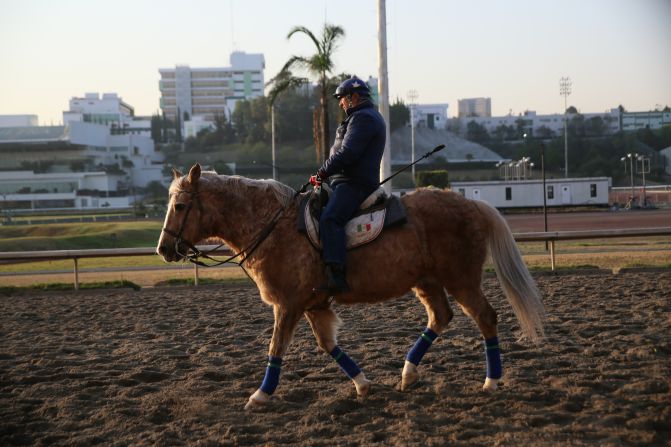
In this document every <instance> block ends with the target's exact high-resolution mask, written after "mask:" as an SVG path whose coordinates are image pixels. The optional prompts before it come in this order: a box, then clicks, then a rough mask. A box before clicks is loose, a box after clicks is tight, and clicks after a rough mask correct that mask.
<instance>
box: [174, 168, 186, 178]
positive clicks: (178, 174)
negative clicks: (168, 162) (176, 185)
mask: <svg viewBox="0 0 671 447" xmlns="http://www.w3.org/2000/svg"><path fill="white" fill-rule="evenodd" d="M183 175H184V174H182V173H181V172H179V171H178V170H177V169H175V168H172V178H173V180H177V179H178V178H180V177H182V176H183Z"/></svg>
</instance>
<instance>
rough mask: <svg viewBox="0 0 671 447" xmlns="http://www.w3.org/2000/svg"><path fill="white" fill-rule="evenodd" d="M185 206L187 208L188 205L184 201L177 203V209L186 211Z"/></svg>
mask: <svg viewBox="0 0 671 447" xmlns="http://www.w3.org/2000/svg"><path fill="white" fill-rule="evenodd" d="M184 208H186V205H184V204H183V203H175V211H184Z"/></svg>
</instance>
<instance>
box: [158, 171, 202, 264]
mask: <svg viewBox="0 0 671 447" xmlns="http://www.w3.org/2000/svg"><path fill="white" fill-rule="evenodd" d="M172 173H173V177H174V178H173V181H172V184H171V185H170V197H169V202H168V210H167V212H166V215H165V222H164V223H163V230H162V231H161V236H160V238H159V239H158V246H157V247H156V253H158V254H159V255H160V256H163V259H164V260H165V261H166V262H173V261H179V260H182V259H184V258H185V257H186V255H187V253H188V252H189V250H190V249H193V248H194V244H195V243H197V242H198V241H200V240H201V239H203V237H204V235H203V234H201V231H202V230H201V225H199V222H200V221H201V218H202V214H203V206H202V203H201V198H200V197H199V193H200V191H199V182H198V180H199V179H200V165H199V164H198V163H196V164H195V165H193V167H192V168H191V170H189V174H188V175H186V176H184V175H182V173H180V172H179V171H176V170H175V169H173V171H172Z"/></svg>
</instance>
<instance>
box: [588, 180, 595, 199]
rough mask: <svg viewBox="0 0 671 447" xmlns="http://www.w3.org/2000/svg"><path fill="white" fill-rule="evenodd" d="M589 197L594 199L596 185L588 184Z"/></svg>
mask: <svg viewBox="0 0 671 447" xmlns="http://www.w3.org/2000/svg"><path fill="white" fill-rule="evenodd" d="M589 196H590V197H596V183H590V185H589Z"/></svg>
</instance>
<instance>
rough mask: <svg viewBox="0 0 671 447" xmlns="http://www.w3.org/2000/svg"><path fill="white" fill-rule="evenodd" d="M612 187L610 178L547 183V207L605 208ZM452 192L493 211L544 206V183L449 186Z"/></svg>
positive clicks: (460, 184)
mask: <svg viewBox="0 0 671 447" xmlns="http://www.w3.org/2000/svg"><path fill="white" fill-rule="evenodd" d="M611 186H612V179H611V178H610V177H588V178H568V179H546V181H545V191H546V203H547V206H549V207H552V206H605V205H608V192H609V189H610V187H611ZM450 187H451V189H452V191H455V192H458V193H460V194H461V195H463V196H464V197H466V198H468V199H473V200H482V201H485V202H487V203H489V204H490V205H492V206H494V207H496V208H527V207H542V206H543V181H542V180H541V179H533V180H520V181H485V182H450Z"/></svg>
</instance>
